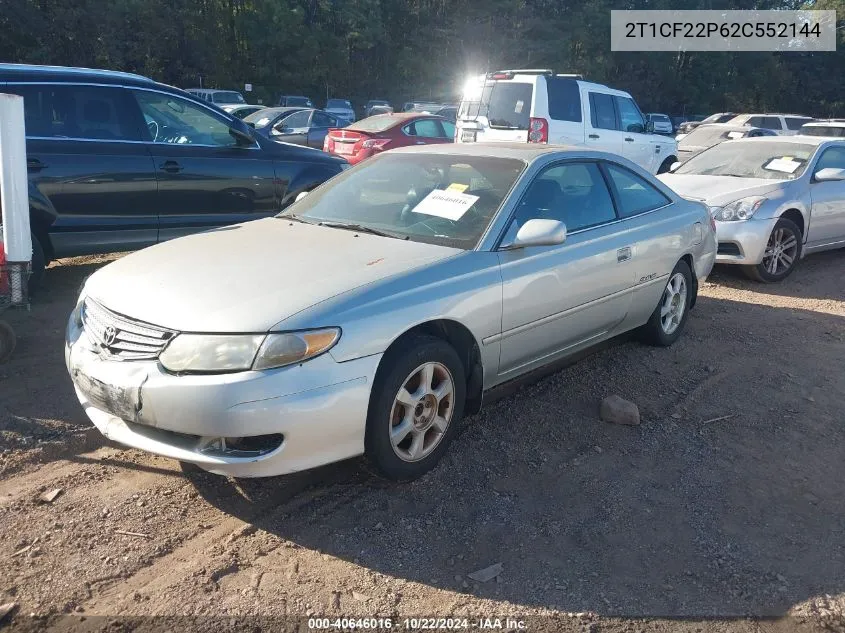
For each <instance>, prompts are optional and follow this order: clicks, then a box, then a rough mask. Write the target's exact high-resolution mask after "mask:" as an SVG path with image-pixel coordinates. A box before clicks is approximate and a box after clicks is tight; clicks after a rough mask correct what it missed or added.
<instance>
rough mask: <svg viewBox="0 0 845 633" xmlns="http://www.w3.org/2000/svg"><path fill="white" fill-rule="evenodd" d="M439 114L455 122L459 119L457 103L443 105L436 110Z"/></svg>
mask: <svg viewBox="0 0 845 633" xmlns="http://www.w3.org/2000/svg"><path fill="white" fill-rule="evenodd" d="M434 114H436V115H437V116H442V117H443V118H444V119H446V120H448V121H451V122H452V123H455V122H456V121H457V120H458V106H455V105H447V106H443V107H442V108H440V109H439V110H437V112H435V113H434Z"/></svg>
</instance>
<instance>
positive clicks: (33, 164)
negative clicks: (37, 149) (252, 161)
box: [26, 158, 47, 171]
mask: <svg viewBox="0 0 845 633" xmlns="http://www.w3.org/2000/svg"><path fill="white" fill-rule="evenodd" d="M26 168H27V170H28V171H41V170H42V169H47V165H45V164H44V163H42V162H41V161H40V160H38V159H37V158H28V159H27V161H26Z"/></svg>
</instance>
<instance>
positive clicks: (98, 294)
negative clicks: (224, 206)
mask: <svg viewBox="0 0 845 633" xmlns="http://www.w3.org/2000/svg"><path fill="white" fill-rule="evenodd" d="M711 221H712V220H711V218H710V216H709V213H708V210H707V208H706V207H705V206H704V205H702V204H701V203H698V202H693V201H690V200H685V199H684V198H682V197H680V196H678V195H677V194H676V193H675V192H673V191H672V190H671V189H670V188H668V187H666V186H665V185H663V184H662V183H660V182H659V181H657V180H656V179H655V178H654V177H653V176H651V175H650V174H649V173H648V172H646V171H644V170H643V169H641V168H639V167H637V166H636V165H635V164H634V163H632V162H630V161H628V160H625V159H624V158H621V157H620V156H618V155H616V154H610V153H607V152H598V151H595V150H590V149H586V148H565V149H562V148H556V147H551V146H543V145H529V144H528V143H520V144H512V145H502V144H497V145H483V144H472V145H451V144H450V145H440V146H431V145H429V146H427V147H421V148H418V147H413V148H410V147H409V148H401V149H398V150H395V151H391V152H386V153H385V154H382V155H380V156H378V157H376V158H374V159H372V160H369V161H366V162H365V163H363V164H361V165H358V166H357V167H355V168H353V169H350V170H349V171H347V172H345V173H343V174H341V175H340V176H338V177H337V178H334V179H332V180H330V181H329V182H327V183H326V184H325V185H324V186H321V187H319V188H318V189H316V190H315V191H314V192H312V193H310V194H308V195H307V196H305V197H304V198H302V199H301V200H298V201H297V202H296V203H295V204H294V205H293V206H292V207H291V208H290V209H288V210H287V211H286V212H285V213H282V214H280V215H278V216H277V217H275V218H268V219H266V220H260V221H258V222H251V223H247V224H242V225H239V226H237V227H236V230H229V231H211V232H207V233H204V234H202V235H194V236H190V237H186V238H183V239H182V240H179V241H177V242H172V243H170V244H162V245H160V246H157V247H155V248H152V249H147V250H143V251H140V252H138V253H134V254H132V255H129V256H127V257H125V258H122V259H118V260H117V261H115V262H112V263H110V264H108V265H106V266H104V267H101V268H99V269H98V270H97V271H95V272H94V273H93V275H91V276H90V277H88V279H87V281H86V283H85V285H84V287H83V288H82V291H81V294H80V297H79V299H78V301H77V304H76V307H75V308H74V309H73V311H72V313H71V315H70V318H69V320H68V325H67V329H66V337H65V346H64V349H65V363H66V366H67V368H68V372H69V374H70V377H71V379H72V382H73V386H74V389H75V393H76V396H77V398H78V400H79V402H80V404H81V406H82V408H83V409H84V411H85V413H86V414H87V416H88V417H89V418H90V419H91V421H92V422H93V423H94V425H96V427H97V428H98V429H99V430H100V431H101V432H102V433H103V434H104V435H105V436H106V437H108V438H109V439H111V440H113V441H115V442H118V443H120V444H123V445H126V446H131V447H134V448H138V449H141V450H145V451H148V452H151V453H155V454H158V455H162V456H164V457H168V458H171V459H176V460H179V461H181V462H187V463H191V464H196V465H197V466H199V467H200V468H203V469H205V470H208V471H210V472H212V473H216V474H219V475H226V476H231V477H268V476H274V475H281V474H286V473H292V472H295V471H301V470H305V469H308V468H314V467H317V466H321V465H324V464H328V463H331V462H337V461H340V460H344V459H348V458H352V457H355V456H358V455H362V454H363V455H364V456H365V457H366V458H367V460H368V461H369V462H370V464H371V465H372V466H373V467H374V468H375V469H376V471H377V472H379V474H381V475H382V476H383V477H385V478H388V479H391V480H399V481H403V480H410V479H415V478H417V477H420V476H422V475H423V474H424V473H426V472H428V471H430V470H431V469H432V468H434V467H435V466H436V465H437V463H438V462H439V461H440V460H441V458H442V457H443V456H444V454H445V453H446V451H447V450H448V449H449V444H450V442H451V441H452V440H453V439H455V438H457V437H460V434H459V430H460V423H461V420H462V418H463V417H464V416H465V415H471V414H473V413H477V412H478V411H479V410H480V408H481V406H482V401H483V394H484V392H485V391H486V390H490V389H493V388H496V387H498V386H500V385H503V384H505V383H509V382H510V381H512V380H513V379H515V378H517V377H519V376H524V375H527V374H529V372H532V371H534V370H536V369H539V368H540V367H543V366H547V365H550V364H551V363H557V362H560V361H561V360H563V359H564V358H574V357H576V355H577V354H579V353H582V352H583V351H584V350H586V349H588V348H590V347H592V346H594V345H596V344H599V343H601V342H603V341H605V340H608V339H611V338H612V337H615V336H617V335H619V334H622V333H624V332H628V331H633V330H637V331H638V335H639V337H640V338H642V339H643V340H644V341H646V342H648V343H649V344H651V345H654V346H659V347H668V346H670V345H672V344H673V343H675V342H676V341H677V340H678V339H679V338H680V337H681V336H682V335H683V332H684V330H685V327H686V325H687V324H688V322H689V316H690V313H691V311H692V309H693V307H694V305H695V299H696V295H697V291H698V287H699V286H700V285H701V284H702V283H703V282H704V281H705V280H706V278H707V276H708V274H709V273H710V270H711V268H712V266H713V259H714V257H715V254H716V243H715V235H714V233H713V229H712V225H711ZM186 262H189V265H186ZM151 298H154V299H155V300H151ZM747 327H751V326H750V325H749V326H747ZM115 332H117V334H115ZM129 341H132V343H134V346H133V347H130V346H129ZM127 348H128V349H129V350H131V353H129V354H127V353H126V350H127ZM626 369H627V368H626ZM621 371H623V369H622V368H620V372H621ZM562 397H563V396H562ZM142 405H143V406H142ZM466 444H467V446H465V447H464V448H465V449H469V448H470V445H471V442H467V443H466ZM407 494H411V492H408V493H407Z"/></svg>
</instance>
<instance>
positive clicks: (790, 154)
mask: <svg viewBox="0 0 845 633" xmlns="http://www.w3.org/2000/svg"><path fill="white" fill-rule="evenodd" d="M816 147H817V146H816V145H811V144H809V143H806V144H805V143H783V142H776V141H775V142H773V141H757V140H756V139H749V140H747V141H736V142H726V143H720V144H719V145H714V146H713V147H711V148H710V149H707V150H705V151H703V152H701V153H700V154H698V155H696V156H693V157H692V158H690V159H689V160H688V161H687V162H686V163H684V164H683V165H681V166H680V167H679V168H678V169H677V171H675V173H676V174H696V175H699V176H736V177H737V178H765V179H766V180H792V179H794V178H797V177H798V176H800V175H801V174H802V173H803V172H804V169H805V168H806V167H807V162H808V161H809V159H810V157H811V156H812V155H813V152H815V151H816Z"/></svg>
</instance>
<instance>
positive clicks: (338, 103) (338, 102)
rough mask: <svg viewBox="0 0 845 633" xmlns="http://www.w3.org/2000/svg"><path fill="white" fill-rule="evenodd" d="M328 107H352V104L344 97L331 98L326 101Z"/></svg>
mask: <svg viewBox="0 0 845 633" xmlns="http://www.w3.org/2000/svg"><path fill="white" fill-rule="evenodd" d="M326 107H327V108H351V107H352V104H351V103H349V102H348V101H345V100H344V99H329V100H328V101H326Z"/></svg>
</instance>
